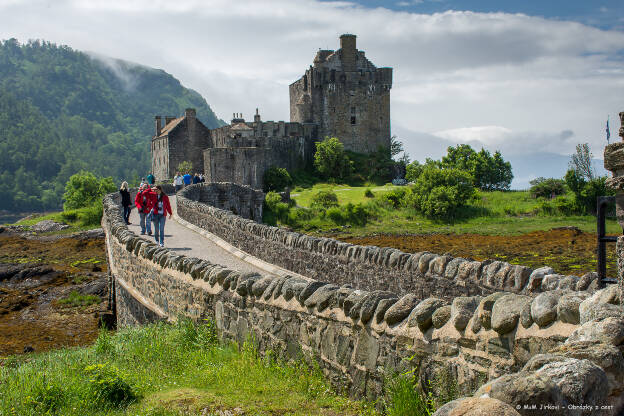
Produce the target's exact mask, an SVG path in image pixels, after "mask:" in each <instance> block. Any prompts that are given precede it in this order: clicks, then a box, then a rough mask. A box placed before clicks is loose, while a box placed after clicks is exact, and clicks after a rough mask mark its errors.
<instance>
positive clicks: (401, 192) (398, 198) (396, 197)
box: [377, 188, 408, 208]
mask: <svg viewBox="0 0 624 416" xmlns="http://www.w3.org/2000/svg"><path fill="white" fill-rule="evenodd" d="M407 192H408V190H407V188H397V189H393V190H391V191H388V192H383V193H380V194H378V196H377V199H379V200H380V201H381V202H383V203H385V204H387V205H390V206H392V207H393V208H398V207H399V206H401V204H402V202H403V198H404V197H405V194H407Z"/></svg>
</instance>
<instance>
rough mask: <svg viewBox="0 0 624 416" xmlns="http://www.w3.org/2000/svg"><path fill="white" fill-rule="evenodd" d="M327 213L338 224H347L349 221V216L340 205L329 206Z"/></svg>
mask: <svg viewBox="0 0 624 416" xmlns="http://www.w3.org/2000/svg"><path fill="white" fill-rule="evenodd" d="M325 215H327V217H328V218H329V219H330V220H332V221H333V222H334V223H336V224H337V225H345V224H346V223H347V218H346V217H345V215H344V213H343V212H342V209H340V208H339V207H331V208H329V209H328V210H327V212H326V214H325Z"/></svg>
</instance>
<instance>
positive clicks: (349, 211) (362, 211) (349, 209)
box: [345, 202, 370, 227]
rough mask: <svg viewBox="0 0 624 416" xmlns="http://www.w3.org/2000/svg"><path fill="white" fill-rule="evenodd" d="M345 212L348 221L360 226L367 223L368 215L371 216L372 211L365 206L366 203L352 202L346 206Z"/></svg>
mask: <svg viewBox="0 0 624 416" xmlns="http://www.w3.org/2000/svg"><path fill="white" fill-rule="evenodd" d="M345 214H346V217H347V221H348V222H349V223H350V224H353V225H356V226H360V227H362V226H364V225H366V223H367V222H368V217H369V216H370V213H369V212H368V210H367V209H366V208H365V207H364V205H362V204H356V205H353V204H352V203H350V202H349V203H348V204H347V205H346V206H345Z"/></svg>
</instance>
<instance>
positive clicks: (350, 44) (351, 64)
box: [340, 33, 357, 72]
mask: <svg viewBox="0 0 624 416" xmlns="http://www.w3.org/2000/svg"><path fill="white" fill-rule="evenodd" d="M356 54H357V49H356V48H355V35H350V34H348V33H346V34H344V35H341V36H340V57H341V58H342V69H343V71H345V72H347V71H355V69H356V65H355V55H356Z"/></svg>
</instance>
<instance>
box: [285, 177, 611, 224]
mask: <svg viewBox="0 0 624 416" xmlns="http://www.w3.org/2000/svg"><path fill="white" fill-rule="evenodd" d="M396 188H399V187H397V186H392V185H385V186H369V187H365V186H361V187H356V186H347V185H332V184H316V185H314V186H313V187H311V188H307V189H301V188H295V190H293V192H292V193H291V196H292V197H293V198H294V199H295V200H296V202H297V205H299V206H303V207H309V206H310V203H311V201H312V198H313V196H314V195H315V194H316V193H317V192H319V191H320V190H333V191H334V192H335V193H336V195H337V196H338V202H339V203H340V205H346V204H347V203H353V204H357V203H363V204H369V206H370V207H372V209H371V212H373V216H372V218H370V219H369V221H368V223H367V224H366V225H365V226H361V227H358V226H353V225H352V226H348V227H340V226H338V225H337V224H336V223H334V222H332V221H331V220H330V219H329V218H327V217H325V218H320V217H318V216H316V217H314V218H312V219H310V220H307V221H302V222H301V224H300V226H299V227H295V228H297V229H298V230H300V231H304V232H307V233H311V234H319V235H322V234H327V233H332V234H336V233H337V234H339V235H340V234H348V235H350V236H363V235H371V234H378V233H386V234H429V233H444V234H448V233H455V234H466V233H474V234H483V235H520V234H525V233H529V232H532V231H538V230H550V229H552V228H555V227H564V226H575V227H578V228H579V229H581V230H582V231H584V232H592V233H595V232H596V217H594V216H592V215H567V216H565V215H542V214H539V213H538V211H539V206H540V203H541V202H542V200H540V199H535V198H531V196H530V195H529V192H528V191H511V192H501V191H495V192H483V191H480V192H478V194H477V197H476V198H475V200H474V201H472V202H471V203H470V205H469V206H468V207H467V208H466V209H465V211H464V215H463V218H461V219H457V220H455V221H454V222H452V223H444V222H439V221H434V220H431V219H428V218H425V217H424V216H422V215H421V214H420V213H418V212H417V211H416V210H414V209H409V208H399V209H394V208H391V207H387V206H383V205H382V204H379V203H376V202H374V201H371V199H372V198H367V197H365V196H364V193H365V192H366V189H371V190H372V191H373V193H374V194H375V197H377V196H378V195H380V194H381V193H384V192H389V191H391V190H393V189H396ZM606 231H607V234H613V235H617V234H620V233H621V231H622V230H621V228H620V226H619V225H618V223H617V221H616V220H615V219H607V221H606Z"/></svg>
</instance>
